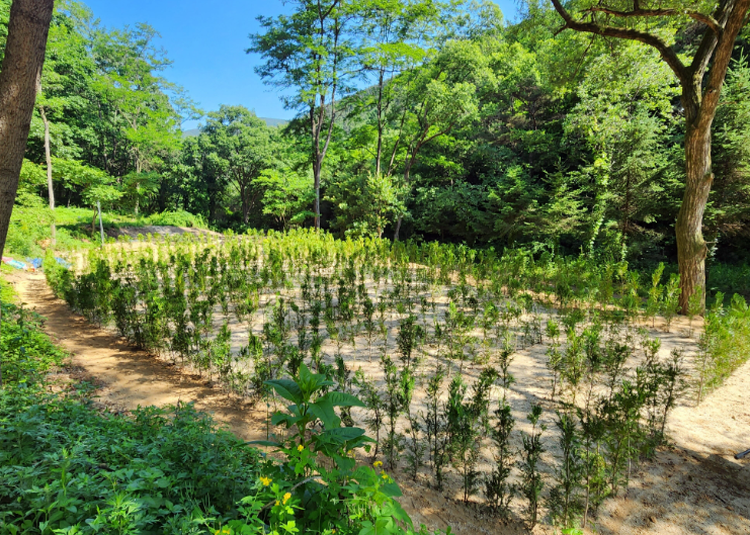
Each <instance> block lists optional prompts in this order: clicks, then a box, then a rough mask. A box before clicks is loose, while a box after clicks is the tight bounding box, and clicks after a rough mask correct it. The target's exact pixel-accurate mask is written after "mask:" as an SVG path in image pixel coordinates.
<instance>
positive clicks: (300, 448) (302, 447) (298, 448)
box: [297, 444, 305, 451]
mask: <svg viewBox="0 0 750 535" xmlns="http://www.w3.org/2000/svg"><path fill="white" fill-rule="evenodd" d="M304 449H305V447H304V446H303V445H302V444H300V445H299V446H297V451H302V450H304Z"/></svg>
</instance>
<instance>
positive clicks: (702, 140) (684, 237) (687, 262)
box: [675, 113, 714, 314]
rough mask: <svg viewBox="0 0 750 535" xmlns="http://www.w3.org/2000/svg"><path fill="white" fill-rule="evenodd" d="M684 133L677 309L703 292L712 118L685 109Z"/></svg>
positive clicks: (686, 306) (711, 176) (683, 308)
mask: <svg viewBox="0 0 750 535" xmlns="http://www.w3.org/2000/svg"><path fill="white" fill-rule="evenodd" d="M688 115H689V116H688V124H687V131H686V134H685V172H686V178H685V193H684V195H683V198H682V204H681V205H680V211H679V213H678V215H677V222H676V224H675V234H676V237H677V262H678V264H679V269H680V289H681V292H680V310H681V311H682V313H683V314H687V313H688V312H689V310H688V309H689V304H690V298H691V296H693V294H695V293H696V292H697V293H699V298H700V301H701V302H705V296H706V256H707V253H708V248H707V247H706V242H705V240H704V239H703V214H704V212H705V210H706V204H707V203H708V196H709V193H710V192H711V184H712V183H713V180H714V174H713V172H712V170H711V122H705V121H704V122H697V121H695V120H694V119H693V120H691V118H690V115H694V114H692V113H688Z"/></svg>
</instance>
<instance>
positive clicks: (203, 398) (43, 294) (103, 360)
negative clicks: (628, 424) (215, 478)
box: [10, 273, 750, 535]
mask: <svg viewBox="0 0 750 535" xmlns="http://www.w3.org/2000/svg"><path fill="white" fill-rule="evenodd" d="M10 280H11V282H13V283H14V284H15V286H16V290H17V291H18V293H19V295H20V296H21V299H22V301H24V302H25V303H27V305H28V306H29V307H30V308H33V309H36V310H37V312H39V313H41V314H42V315H44V316H46V317H47V318H48V321H47V323H46V326H45V329H46V330H47V332H48V333H49V334H50V335H52V336H53V337H54V338H56V339H58V340H59V342H60V343H61V344H62V345H63V346H64V347H65V348H66V349H68V350H69V351H70V352H71V353H72V355H73V364H74V365H75V366H79V367H82V368H83V369H84V370H85V372H86V374H88V375H89V376H91V377H94V378H96V379H97V380H98V381H99V382H101V383H102V384H103V385H104V386H103V388H102V389H101V390H100V391H99V392H98V394H99V396H100V398H101V400H102V401H104V402H105V403H106V404H108V405H110V406H112V407H114V408H117V409H119V410H126V411H127V410H130V409H133V408H135V407H137V406H138V405H158V406H162V405H167V404H174V403H176V402H177V401H178V400H180V401H196V407H197V408H198V409H200V410H204V411H207V412H210V413H212V414H213V415H214V417H215V418H216V419H217V420H219V421H220V422H223V423H225V424H226V425H227V426H229V428H230V429H232V430H233V431H234V432H235V433H236V434H237V435H238V436H240V437H243V438H245V439H249V440H250V439H257V438H265V436H266V431H267V428H266V423H265V416H266V407H265V405H263V406H257V405H256V406H252V405H250V404H247V403H244V402H241V401H239V400H237V399H233V398H231V397H230V396H228V395H226V394H224V393H222V392H221V390H220V389H219V388H214V387H213V386H212V385H211V383H209V382H207V381H205V380H204V379H201V378H200V377H199V376H197V375H192V374H190V373H189V372H188V371H183V370H179V369H178V368H176V367H174V366H169V365H167V364H166V363H164V362H162V361H161V360H159V359H156V358H154V357H152V356H151V355H149V354H148V353H145V352H141V351H136V350H133V349H132V348H130V347H129V346H128V345H127V344H126V343H125V342H124V341H123V340H122V339H120V338H119V337H117V336H116V335H114V334H113V333H111V332H109V331H106V330H103V329H99V328H96V327H93V326H91V325H89V324H88V323H87V322H86V321H85V320H84V319H83V318H81V317H78V316H76V315H75V314H73V313H71V312H70V310H69V309H68V307H67V305H66V304H65V303H64V302H62V301H60V300H57V299H56V298H54V296H53V295H52V293H51V291H50V290H49V289H48V287H47V285H46V283H45V281H44V278H43V275H41V274H20V273H19V274H14V275H13V276H12V277H11V278H10ZM684 323H685V325H682V324H681V322H676V325H675V326H674V328H673V334H672V335H665V336H662V343H663V351H669V349H670V348H671V347H675V346H677V345H680V346H689V349H690V348H691V347H694V340H691V339H690V338H688V337H686V333H685V332H684V331H685V330H686V327H687V322H686V321H685V322H684ZM680 332H682V334H678V333H680ZM359 347H360V348H361V347H362V344H359ZM543 359H544V348H543V347H542V346H532V347H531V348H528V349H527V350H524V351H520V352H519V353H518V354H517V355H516V358H515V361H514V364H513V368H512V373H513V374H514V375H515V376H516V378H517V380H518V383H517V384H516V385H515V388H514V390H513V392H512V393H511V397H512V398H513V408H514V414H515V416H516V419H517V421H518V426H517V428H518V429H525V426H524V425H523V423H524V417H525V414H526V413H527V412H528V409H529V407H530V405H531V403H533V402H539V401H541V402H542V403H543V404H544V405H547V403H545V399H544V396H545V394H546V393H547V392H548V390H549V387H548V384H549V382H548V381H549V373H548V371H547V369H546V367H545V365H544V360H543ZM347 360H349V359H347ZM374 361H375V359H373V362H372V363H369V362H367V361H366V360H365V359H363V358H361V357H360V358H358V359H357V360H356V362H352V361H350V362H349V364H350V365H352V367H353V368H354V369H356V368H357V367H359V366H362V367H363V368H364V371H366V373H368V375H369V374H370V373H373V374H374V373H376V368H377V364H376V362H374ZM478 370H479V367H473V366H468V367H467V368H465V369H464V373H465V374H467V375H468V376H469V377H472V376H475V375H476V374H477V373H478ZM748 379H750V363H748V364H746V365H745V366H744V367H743V368H741V369H740V370H739V371H738V372H737V373H736V374H735V375H734V376H733V377H732V378H731V380H729V381H728V382H727V384H726V385H725V386H724V387H722V388H721V389H719V390H718V391H716V392H714V393H713V394H712V395H711V396H709V398H708V399H706V400H705V401H704V402H703V403H702V404H701V405H700V407H698V408H695V407H693V406H692V405H690V404H685V405H682V406H680V407H678V408H677V409H676V410H675V411H674V413H673V415H672V417H671V418H670V422H669V426H668V429H669V435H670V438H671V439H672V440H673V447H671V448H668V449H665V450H664V451H661V452H660V453H659V454H658V455H657V458H656V459H655V461H654V462H651V463H648V464H646V465H642V466H640V467H639V468H638V469H637V470H636V471H635V473H634V474H633V478H632V480H631V484H630V488H629V489H628V490H627V492H626V493H622V494H621V495H620V496H619V497H617V498H614V499H610V500H609V501H607V502H606V503H605V505H604V506H603V508H602V510H601V511H600V514H599V515H598V518H597V519H596V522H595V529H596V532H601V533H612V534H615V533H623V534H626V533H633V534H635V533H639V534H640V533H654V534H656V533H674V534H677V533H686V534H687V533H695V534H725V533H726V534H741V533H750V461H744V462H740V461H735V460H734V459H733V458H732V455H733V454H734V453H735V452H736V451H740V450H743V449H746V448H748V447H750V426H749V425H748V424H750V410H749V409H747V408H745V407H744V405H743V404H742V393H743V392H742V390H741V389H742V386H743V385H746V384H749V383H748ZM546 408H552V405H549V407H546ZM546 413H547V414H546V418H547V420H548V421H546V423H547V424H548V425H549V426H550V427H551V424H552V411H546ZM547 440H548V441H550V442H551V441H552V437H551V436H548V438H547ZM550 450H551V451H550V452H549V453H548V454H547V456H548V457H549V458H548V460H549V461H553V458H552V457H551V456H552V455H554V452H555V445H554V443H552V444H550ZM547 464H548V465H551V464H552V462H550V463H547ZM397 479H398V481H399V483H400V484H401V486H402V488H403V490H404V498H403V499H402V500H401V501H402V504H403V505H404V507H405V509H406V510H407V511H408V512H409V513H410V514H411V515H412V518H413V519H414V521H415V522H416V523H420V522H421V523H425V524H426V525H427V526H428V527H430V528H433V529H434V528H439V529H445V528H446V527H447V526H448V525H450V526H451V527H452V528H453V532H454V533H457V534H467V535H468V534H473V533H487V534H495V533H497V534H500V533H508V534H512V533H525V532H526V531H525V530H524V529H523V528H522V527H521V526H520V525H519V524H514V525H502V524H500V523H498V521H497V520H495V519H492V518H490V517H487V516H486V515H485V514H484V513H483V512H482V511H481V510H480V509H479V508H478V507H476V506H464V505H463V504H460V503H457V502H456V498H457V496H458V493H457V492H458V491H456V492H451V493H450V494H441V493H438V492H436V491H434V490H433V489H432V488H430V487H429V484H428V482H427V481H426V480H427V476H426V474H425V477H423V478H420V479H419V480H418V481H417V482H416V483H415V482H412V481H411V480H410V479H409V478H408V477H407V476H406V475H405V474H397ZM449 488H456V489H457V486H454V485H450V484H449ZM516 501H517V502H520V500H516ZM520 505H521V504H520V503H519V504H518V506H519V512H520ZM534 532H535V533H552V529H551V528H549V527H546V526H538V527H537V528H536V529H535V531H534Z"/></svg>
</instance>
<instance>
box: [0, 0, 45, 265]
mask: <svg viewBox="0 0 750 535" xmlns="http://www.w3.org/2000/svg"><path fill="white" fill-rule="evenodd" d="M53 7H54V0H13V5H12V6H11V8H10V21H9V22H8V39H7V41H6V45H5V58H3V63H2V67H0V69H2V70H0V255H1V254H2V252H3V251H4V250H5V239H6V237H7V236H8V226H9V225H10V215H11V212H12V211H13V203H14V202H15V200H16V190H17V189H18V177H19V175H20V173H21V165H22V164H23V156H24V153H25V152H26V138H27V137H28V136H29V127H30V126H31V114H32V113H33V111H34V101H35V99H36V87H37V80H38V79H39V76H40V74H41V70H42V64H43V63H44V52H45V49H46V47H47V34H48V33H49V25H50V21H51V20H52V8H53Z"/></svg>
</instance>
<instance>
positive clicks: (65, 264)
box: [55, 256, 73, 269]
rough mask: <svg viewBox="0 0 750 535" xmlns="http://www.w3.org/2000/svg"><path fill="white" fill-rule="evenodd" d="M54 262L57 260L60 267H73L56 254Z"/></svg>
mask: <svg viewBox="0 0 750 535" xmlns="http://www.w3.org/2000/svg"><path fill="white" fill-rule="evenodd" d="M55 262H57V263H58V264H60V265H61V266H62V267H64V268H66V269H70V268H71V267H73V264H71V263H70V262H68V261H67V260H65V259H64V258H58V257H57V256H56V257H55Z"/></svg>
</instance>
